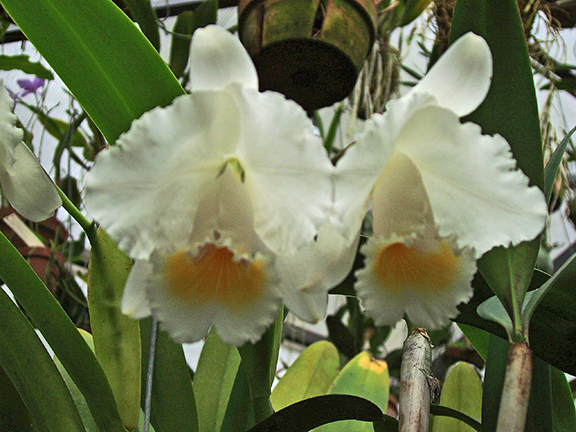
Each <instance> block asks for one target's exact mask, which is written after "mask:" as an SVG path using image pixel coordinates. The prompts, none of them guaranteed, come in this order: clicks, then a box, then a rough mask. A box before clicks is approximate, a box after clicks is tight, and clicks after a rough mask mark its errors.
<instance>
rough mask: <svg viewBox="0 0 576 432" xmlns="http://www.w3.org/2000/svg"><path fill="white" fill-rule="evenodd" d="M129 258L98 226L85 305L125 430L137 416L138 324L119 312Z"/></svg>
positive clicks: (138, 389)
mask: <svg viewBox="0 0 576 432" xmlns="http://www.w3.org/2000/svg"><path fill="white" fill-rule="evenodd" d="M131 268H132V261H131V260H130V258H129V257H128V256H127V255H126V254H125V253H124V252H122V251H121V250H120V249H118V247H117V246H116V244H114V242H113V241H112V239H111V238H110V237H109V236H108V234H106V232H105V231H104V230H102V229H98V232H97V234H96V238H95V239H94V241H93V242H92V253H91V256H90V267H89V269H88V304H89V308H90V322H91V325H92V335H93V336H94V348H95V351H96V358H97V359H98V361H99V362H100V364H101V365H102V368H103V369H104V372H105V373H106V376H107V377H108V381H109V382H110V386H111V387H112V392H113V393H114V397H115V399H116V403H117V405H118V410H119V412H120V418H121V419H122V422H123V423H124V426H125V427H126V428H127V429H129V430H132V429H136V428H137V427H138V417H139V416H140V365H141V358H140V327H139V324H138V321H135V320H133V319H131V318H128V317H127V316H125V315H124V314H122V312H121V309H120V302H121V301H122V293H123V291H124V285H125V283H126V279H127V278H128V274H129V273H130V269H131Z"/></svg>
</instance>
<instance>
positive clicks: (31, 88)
mask: <svg viewBox="0 0 576 432" xmlns="http://www.w3.org/2000/svg"><path fill="white" fill-rule="evenodd" d="M16 82H17V83H18V85H19V86H20V88H21V89H22V92H21V94H20V95H19V96H20V97H24V96H26V95H27V94H30V93H36V92H37V91H38V89H39V88H41V87H42V86H43V85H44V82H45V80H44V79H42V78H38V77H36V78H34V79H33V80H29V79H20V80H18V81H16Z"/></svg>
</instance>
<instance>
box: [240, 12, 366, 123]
mask: <svg viewBox="0 0 576 432" xmlns="http://www.w3.org/2000/svg"><path fill="white" fill-rule="evenodd" d="M238 13H239V18H238V22H239V25H238V32H239V34H240V40H241V41H242V43H243V44H244V46H245V47H246V49H247V51H248V53H249V54H250V56H251V57H252V60H253V61H254V64H255V66H256V69H257V71H258V77H259V81H260V90H275V91H278V92H280V93H283V94H284V95H286V96H287V97H288V98H290V99H293V100H295V101H296V102H298V103H299V104H300V105H302V106H303V107H304V109H306V110H307V111H308V112H310V111H313V110H315V109H318V108H322V107H325V106H328V105H332V104H333V103H335V102H337V101H339V100H342V99H344V98H345V97H346V96H348V95H349V94H350V92H351V91H352V88H353V87H354V84H355V82H356V78H357V77H358V73H359V72H360V70H361V69H362V66H363V65H364V60H365V59H366V57H367V55H368V53H369V51H370V48H371V47H372V44H373V43H374V38H375V32H376V20H377V11H376V5H375V3H374V0H240V2H239V5H238Z"/></svg>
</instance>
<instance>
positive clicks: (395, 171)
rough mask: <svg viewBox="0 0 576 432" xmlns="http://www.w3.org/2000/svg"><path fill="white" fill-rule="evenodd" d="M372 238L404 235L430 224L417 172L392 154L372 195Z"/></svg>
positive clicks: (401, 158)
mask: <svg viewBox="0 0 576 432" xmlns="http://www.w3.org/2000/svg"><path fill="white" fill-rule="evenodd" d="M372 221H373V228H374V236H375V237H381V236H386V237H388V236H391V235H392V234H398V235H407V234H410V233H412V232H414V231H417V230H418V229H420V228H421V227H423V226H425V225H430V224H432V223H433V217H432V212H431V209H430V203H429V200H428V195H427V194H426V189H425V188H424V184H423V183H422V177H421V175H420V172H419V171H418V168H416V166H415V165H414V164H413V163H412V161H411V160H410V159H409V158H408V157H407V156H405V155H403V154H402V153H400V152H398V151H395V152H394V153H393V154H392V157H391V158H390V161H389V162H388V165H386V168H384V170H383V171H382V173H381V174H380V176H379V177H378V180H377V181H376V185H375V186H374V191H373V193H372Z"/></svg>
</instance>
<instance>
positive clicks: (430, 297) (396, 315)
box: [355, 236, 476, 330]
mask: <svg viewBox="0 0 576 432" xmlns="http://www.w3.org/2000/svg"><path fill="white" fill-rule="evenodd" d="M414 239H415V237H411V236H407V237H403V238H402V237H398V236H392V237H390V238H388V239H387V238H384V237H380V238H376V237H371V238H370V239H369V240H368V242H367V243H366V244H365V245H364V246H363V247H362V248H361V252H362V254H363V255H364V256H365V257H366V261H365V265H366V266H365V267H364V268H362V269H360V270H358V271H357V272H356V277H357V282H356V285H355V288H356V291H357V292H358V296H359V297H360V299H361V300H362V306H363V308H364V309H365V311H366V314H367V315H368V316H370V317H372V318H373V319H374V323H375V324H376V325H379V326H380V325H389V326H394V325H395V324H396V323H397V322H398V321H399V320H400V319H402V318H403V317H404V316H405V315H407V316H408V318H409V319H410V321H411V322H412V323H413V324H414V325H416V326H420V327H425V328H427V329H429V330H435V329H441V328H443V327H444V326H446V325H447V324H448V323H449V322H450V319H452V318H455V317H456V316H457V315H458V314H459V311H458V309H457V306H458V305H459V304H460V303H466V302H468V301H469V300H470V298H471V297H472V294H473V289H472V286H471V282H472V278H473V277H474V274H475V273H476V260H475V258H474V256H473V252H472V251H471V250H467V249H465V250H463V251H461V254H462V255H461V256H460V257H461V268H460V272H459V274H458V277H457V279H456V280H455V281H454V282H453V283H452V284H450V285H449V286H446V287H445V289H444V290H443V291H440V292H439V291H438V290H432V291H431V292H426V290H425V289H422V288H421V287H410V286H406V287H405V288H404V289H402V290H401V291H399V292H393V291H391V290H389V289H387V288H386V287H383V286H382V285H381V284H380V283H379V282H378V281H377V280H376V279H375V277H374V275H373V273H372V271H371V268H372V266H373V264H374V260H375V256H376V254H377V252H378V251H379V250H380V249H381V248H382V247H384V246H386V245H389V244H392V243H404V244H406V245H408V246H410V245H411V244H412V242H413V241H414Z"/></svg>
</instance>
